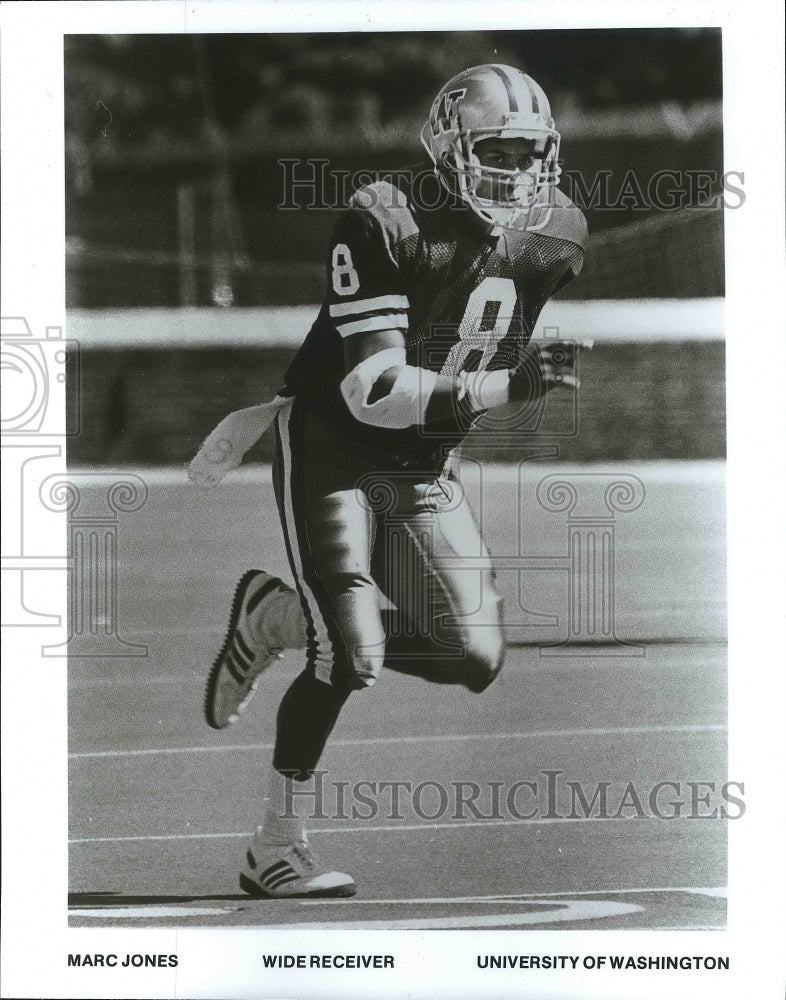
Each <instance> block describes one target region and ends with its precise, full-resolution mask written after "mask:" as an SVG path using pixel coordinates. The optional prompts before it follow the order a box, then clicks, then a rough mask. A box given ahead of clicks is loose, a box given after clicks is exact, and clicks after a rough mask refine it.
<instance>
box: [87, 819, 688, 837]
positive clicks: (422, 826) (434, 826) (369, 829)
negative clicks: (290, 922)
mask: <svg viewBox="0 0 786 1000" xmlns="http://www.w3.org/2000/svg"><path fill="white" fill-rule="evenodd" d="M651 818H652V817H650V816H620V817H619V819H608V820H602V819H597V820H591V819H590V820H588V819H587V817H586V816H577V817H576V818H575V819H574V818H571V817H565V818H563V817H561V816H560V817H555V818H553V819H552V818H549V819H480V820H474V819H473V820H459V821H458V822H453V823H402V824H400V825H396V826H336V827H332V826H330V827H322V828H321V829H320V828H317V827H315V828H313V829H310V830H309V831H308V835H309V837H316V836H319V835H320V834H323V833H398V832H399V831H401V832H404V831H413V830H425V831H429V830H463V829H466V828H467V827H478V826H488V827H492V826H493V827H500V826H550V825H552V824H555V823H584V824H586V823H588V822H589V823H596V824H600V823H602V824H604V825H606V824H608V823H619V822H625V823H633V822H638V821H647V820H649V819H651ZM688 819H690V816H675V817H674V819H671V820H669V822H670V823H677V822H679V821H680V820H683V821H684V820H688ZM248 836H249V832H248V831H247V830H244V831H243V832H241V833H151V834H140V835H139V836H136V837H75V838H73V839H71V840H69V841H68V843H69V844H116V843H126V842H130V841H148V840H150V841H152V840H226V839H229V838H238V837H248Z"/></svg>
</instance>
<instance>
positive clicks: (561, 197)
mask: <svg viewBox="0 0 786 1000" xmlns="http://www.w3.org/2000/svg"><path fill="white" fill-rule="evenodd" d="M555 195H556V198H555V202H556V203H555V205H554V206H553V207H552V210H551V214H550V216H549V219H548V221H547V222H546V224H545V226H543V228H542V229H536V230H534V232H535V233H536V234H537V235H539V236H550V237H551V238H552V239H555V240H567V241H568V242H570V243H575V244H576V246H579V247H581V248H582V250H583V249H584V247H585V245H586V243H587V220H586V219H585V218H584V213H583V212H582V211H581V209H580V208H578V207H577V206H576V205H574V204H573V202H572V201H571V200H570V198H568V196H567V195H565V194H563V193H562V192H561V191H560V190H559V188H557V190H556V192H555ZM533 221H534V222H535V223H537V217H535V219H534V220H533Z"/></svg>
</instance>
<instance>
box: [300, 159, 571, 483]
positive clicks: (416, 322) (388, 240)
mask: <svg viewBox="0 0 786 1000" xmlns="http://www.w3.org/2000/svg"><path fill="white" fill-rule="evenodd" d="M538 221H539V220H538V218H537V217H536V218H534V219H533V220H532V224H531V225H533V226H537V225H538ZM540 221H541V222H544V224H543V225H542V226H541V228H539V229H537V230H535V231H515V230H505V231H503V232H502V234H501V235H499V236H490V235H489V230H488V227H486V226H485V225H484V224H483V223H482V222H481V220H479V219H478V217H477V216H476V215H475V214H474V212H472V211H471V209H469V208H468V207H467V206H465V205H464V204H463V203H462V202H460V201H457V200H456V199H453V198H451V197H450V196H449V195H448V193H447V192H446V191H445V189H444V188H443V187H442V185H441V184H440V183H439V180H438V179H437V178H436V176H435V175H434V173H433V171H431V170H429V168H426V167H423V168H412V169H411V170H408V171H401V172H399V173H398V174H396V175H394V176H393V177H392V178H391V179H390V180H384V181H379V182H377V183H375V184H371V185H369V186H367V187H364V188H361V189H360V190H359V191H357V192H356V193H355V195H354V196H353V198H352V200H351V202H350V205H349V208H348V209H347V211H346V212H344V213H343V214H342V216H341V218H340V219H339V221H338V224H337V225H336V228H335V231H334V235H333V240H332V243H331V246H330V251H329V254H328V262H327V287H328V292H327V296H326V299H325V301H324V303H323V305H322V308H321V309H320V312H319V315H318V316H317V319H316V321H315V322H314V325H313V326H312V328H311V330H310V332H309V334H308V336H307V337H306V339H305V341H304V343H303V345H302V347H301V348H300V350H299V352H298V354H297V355H296V357H295V359H294V361H293V362H292V364H291V366H290V368H289V370H288V371H287V375H286V392H287V394H294V395H297V396H298V397H299V398H302V399H304V400H306V401H307V403H308V405H309V406H310V407H312V408H313V409H315V410H317V411H318V412H319V413H320V414H322V416H323V417H324V419H326V420H327V421H328V422H330V423H331V424H332V425H333V426H334V427H337V428H338V429H340V430H341V431H342V432H343V433H344V434H346V435H347V436H348V437H350V438H353V439H356V440H358V441H364V442H367V443H369V444H371V445H373V446H375V447H374V450H375V451H377V449H378V451H379V453H380V454H381V455H384V456H386V459H389V460H391V461H393V462H400V463H401V464H407V462H412V461H421V460H424V459H427V458H428V456H433V455H438V454H441V455H442V456H443V457H444V455H445V454H446V453H447V451H448V450H449V449H450V448H451V447H454V446H455V445H456V444H457V443H459V441H460V440H461V439H462V438H463V437H464V435H465V434H466V432H467V430H468V427H469V423H468V421H467V419H466V418H462V416H461V415H460V414H457V416H456V418H455V419H454V420H449V421H442V422H441V423H439V424H437V423H427V424H426V425H425V426H424V427H410V428H406V429H404V430H390V429H385V428H380V427H372V426H369V425H367V424H363V423H361V422H360V421H358V420H357V419H356V418H355V417H353V416H352V414H351V413H350V411H349V409H348V408H347V406H346V404H345V402H344V399H343V397H342V395H341V391H340V388H339V385H340V383H341V381H342V379H343V378H344V376H345V374H346V371H345V365H344V349H343V343H344V341H345V339H347V338H350V337H362V336H364V335H368V334H369V333H373V332H374V331H379V330H391V329H395V330H400V331H401V333H402V334H403V336H404V340H405V344H406V354H407V364H409V365H414V366H417V367H420V368H428V369H430V370H432V371H436V372H441V373H443V374H448V375H457V374H458V373H459V372H461V371H481V370H483V369H489V370H494V369H501V368H511V367H513V366H515V365H516V364H517V363H518V361H519V359H520V356H521V352H522V350H523V348H524V347H525V346H526V344H527V343H528V341H529V339H530V337H531V335H532V331H533V329H534V326H535V322H536V320H537V317H538V315H539V313H540V311H541V309H542V307H543V305H544V303H545V302H546V301H547V299H548V298H549V297H550V296H551V295H552V294H553V293H554V292H555V291H556V290H557V289H558V288H560V287H561V286H562V285H564V284H565V283H566V282H568V281H570V280H571V279H572V278H574V277H575V276H576V275H577V274H578V273H579V271H580V270H581V267H582V263H583V256H584V252H583V248H584V244H585V241H586V236H587V227H586V222H585V220H584V216H583V215H582V213H581V212H580V211H579V209H578V208H577V207H576V206H575V205H573V203H572V202H571V201H570V200H569V199H568V198H567V197H565V196H564V195H563V194H562V193H561V192H559V191H557V194H556V205H555V206H554V207H553V208H552V210H551V212H550V214H548V215H545V216H542V217H541V218H540Z"/></svg>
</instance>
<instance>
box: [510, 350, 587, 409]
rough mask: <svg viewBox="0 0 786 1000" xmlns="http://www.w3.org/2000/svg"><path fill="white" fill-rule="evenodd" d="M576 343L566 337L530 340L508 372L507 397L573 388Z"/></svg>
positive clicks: (524, 397) (521, 397)
mask: <svg viewBox="0 0 786 1000" xmlns="http://www.w3.org/2000/svg"><path fill="white" fill-rule="evenodd" d="M576 354H577V345H576V344H573V343H570V342H567V341H552V342H550V343H545V344H542V343H530V344H528V345H527V347H526V348H525V349H524V351H523V353H522V356H521V360H520V362H519V363H518V365H516V367H515V368H514V369H513V370H512V371H511V373H510V398H511V399H512V400H527V401H535V400H538V399H540V398H541V397H543V396H545V395H546V393H548V392H551V391H552V389H557V388H565V389H572V390H574V391H575V390H576V389H578V387H579V379H578V376H577V375H576Z"/></svg>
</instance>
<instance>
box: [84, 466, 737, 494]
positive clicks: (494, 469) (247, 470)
mask: <svg viewBox="0 0 786 1000" xmlns="http://www.w3.org/2000/svg"><path fill="white" fill-rule="evenodd" d="M478 461H479V460H478V459H475V458H467V459H465V472H464V477H463V478H465V479H466V480H467V482H468V483H472V484H474V483H475V481H476V479H478V478H479V477H478V474H477V471H475V470H476V469H477V463H478ZM609 465H610V463H609V462H573V463H565V464H564V465H562V464H553V463H549V462H544V463H542V464H540V463H539V464H538V465H537V466H527V465H518V464H517V463H516V462H496V463H495V462H483V463H482V468H483V473H482V474H483V479H484V481H485V482H487V483H493V484H508V483H511V482H517V481H518V480H519V478H520V477H521V478H522V479H523V480H525V481H526V482H534V481H536V480H537V479H538V478H540V477H541V476H545V475H547V474H548V473H549V472H565V473H566V474H570V473H571V472H576V471H581V472H591V471H592V470H593V469H603V470H604V471H607V470H608V468H609ZM613 465H614V470H615V471H616V472H634V473H635V472H637V471H640V470H642V469H644V470H645V472H646V474H647V475H648V476H649V477H650V481H652V480H653V479H657V480H658V481H659V482H665V483H677V484H681V483H685V482H690V483H694V482H713V483H722V482H724V480H725V475H726V462H725V461H724V459H721V458H708V459H696V460H692V461H684V460H681V459H653V460H648V461H637V460H634V459H627V460H625V461H621V462H617V461H615V462H614V463H613ZM69 471H70V472H74V473H78V472H89V473H90V474H91V475H94V476H96V479H95V483H96V486H98V485H100V483H101V480H102V478H105V479H106V481H107V482H114V480H115V479H116V478H117V469H116V468H115V466H100V465H96V466H84V467H82V466H74V468H71V469H69ZM134 471H135V472H136V473H138V474H139V475H140V476H142V478H143V479H144V480H145V482H146V483H147V484H148V486H153V487H157V486H164V487H169V486H174V487H183V488H184V489H185V490H186V491H188V492H192V493H195V494H196V493H197V492H199V493H202V491H198V488H197V487H195V486H193V485H192V484H191V483H190V482H189V481H188V477H187V476H186V471H185V469H184V468H181V467H180V466H176V465H147V466H138V467H136V468H135V469H134ZM272 484H273V470H272V466H271V465H270V464H269V463H267V462H258V463H257V462H248V463H245V464H243V465H241V466H240V467H239V468H238V469H233V470H232V472H231V473H229V476H228V477H227V480H226V483H225V484H224V485H222V487H221V490H222V491H224V492H226V490H227V488H228V487H231V486H241V485H242V486H247V485H254V486H259V485H262V486H272ZM202 495H204V494H202ZM215 495H216V496H218V495H219V494H218V492H216V494H215Z"/></svg>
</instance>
